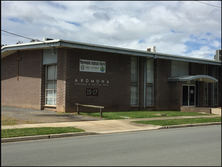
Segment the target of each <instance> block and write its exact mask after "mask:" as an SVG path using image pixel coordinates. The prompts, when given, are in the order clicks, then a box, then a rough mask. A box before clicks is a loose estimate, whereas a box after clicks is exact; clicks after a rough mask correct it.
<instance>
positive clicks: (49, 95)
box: [46, 90, 54, 97]
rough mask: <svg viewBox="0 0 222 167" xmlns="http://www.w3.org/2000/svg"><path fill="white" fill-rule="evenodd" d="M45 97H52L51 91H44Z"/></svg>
mask: <svg viewBox="0 0 222 167" xmlns="http://www.w3.org/2000/svg"><path fill="white" fill-rule="evenodd" d="M46 97H54V93H53V90H47V91H46Z"/></svg>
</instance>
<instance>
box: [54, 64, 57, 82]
mask: <svg viewBox="0 0 222 167" xmlns="http://www.w3.org/2000/svg"><path fill="white" fill-rule="evenodd" d="M54 68H55V71H54V80H57V65H55V66H54Z"/></svg>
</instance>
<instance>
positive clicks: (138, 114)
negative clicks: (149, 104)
mask: <svg viewBox="0 0 222 167" xmlns="http://www.w3.org/2000/svg"><path fill="white" fill-rule="evenodd" d="M80 114H81V115H87V116H93V117H100V113H99V112H97V113H84V112H80ZM158 114H166V116H161V115H158ZM102 115H103V118H104V119H133V118H154V117H177V116H197V115H210V114H203V113H197V112H180V111H124V112H103V114H102ZM211 115H212V114H211Z"/></svg>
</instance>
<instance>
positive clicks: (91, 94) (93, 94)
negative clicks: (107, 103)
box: [86, 88, 98, 96]
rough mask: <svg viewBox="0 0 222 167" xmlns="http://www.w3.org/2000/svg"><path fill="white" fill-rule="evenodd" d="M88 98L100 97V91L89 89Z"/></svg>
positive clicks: (87, 91) (87, 90)
mask: <svg viewBox="0 0 222 167" xmlns="http://www.w3.org/2000/svg"><path fill="white" fill-rule="evenodd" d="M86 96H98V89H92V88H87V89H86Z"/></svg>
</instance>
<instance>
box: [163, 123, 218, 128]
mask: <svg viewBox="0 0 222 167" xmlns="http://www.w3.org/2000/svg"><path fill="white" fill-rule="evenodd" d="M208 125H221V122H209V123H198V124H182V125H169V126H162V127H161V128H159V129H172V128H183V127H196V126H208Z"/></svg>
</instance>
